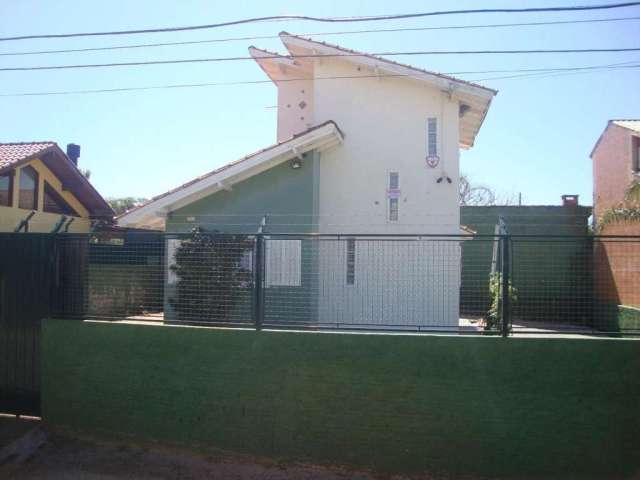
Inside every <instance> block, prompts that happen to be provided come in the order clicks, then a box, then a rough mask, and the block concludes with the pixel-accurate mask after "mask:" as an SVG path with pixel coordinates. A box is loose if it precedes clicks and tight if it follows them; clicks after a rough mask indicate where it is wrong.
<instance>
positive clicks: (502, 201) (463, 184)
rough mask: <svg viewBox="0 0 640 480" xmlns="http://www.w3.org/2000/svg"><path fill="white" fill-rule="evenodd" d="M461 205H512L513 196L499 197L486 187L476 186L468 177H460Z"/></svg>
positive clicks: (513, 201) (459, 193)
mask: <svg viewBox="0 0 640 480" xmlns="http://www.w3.org/2000/svg"><path fill="white" fill-rule="evenodd" d="M458 195H459V200H460V205H463V206H474V207H487V206H492V205H512V204H514V203H516V202H515V199H514V196H513V195H498V194H497V193H496V191H495V190H494V189H492V188H490V187H488V186H486V185H481V184H475V183H473V182H472V180H471V179H470V178H469V176H468V175H464V174H463V175H460V181H459V183H458Z"/></svg>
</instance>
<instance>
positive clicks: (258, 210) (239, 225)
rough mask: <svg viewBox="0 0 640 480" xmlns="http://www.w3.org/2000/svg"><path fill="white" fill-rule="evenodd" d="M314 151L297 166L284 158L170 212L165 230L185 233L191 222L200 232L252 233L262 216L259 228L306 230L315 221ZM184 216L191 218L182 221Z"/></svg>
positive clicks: (306, 155)
mask: <svg viewBox="0 0 640 480" xmlns="http://www.w3.org/2000/svg"><path fill="white" fill-rule="evenodd" d="M318 161H319V158H318V155H317V154H316V153H315V152H308V153H306V154H305V155H304V160H303V162H302V167H301V168H298V169H292V168H291V167H290V165H289V162H284V163H282V164H280V165H277V166H275V167H273V168H270V169H269V170H266V171H265V172H263V173H261V174H259V175H255V176H253V177H251V178H248V179H246V180H244V181H242V182H239V183H236V184H234V185H233V186H232V189H231V191H226V190H223V191H220V192H216V193H214V194H212V195H209V196H208V197H205V198H202V199H200V200H197V201H195V202H193V203H191V204H189V205H187V206H185V207H183V208H180V209H178V210H176V211H175V212H172V214H171V216H169V218H167V221H166V231H167V232H168V233H188V232H190V231H191V229H192V228H193V227H194V226H198V225H199V226H201V227H202V228H204V229H205V230H206V231H215V230H217V231H221V232H225V233H256V231H257V230H258V227H259V226H260V222H261V221H262V218H263V216H264V215H267V217H268V218H267V226H266V228H265V232H269V233H306V232H311V231H313V230H314V229H315V225H316V224H317V212H318V204H317V201H318V200H317V195H318V180H319V177H318V172H317V169H318ZM187 217H194V219H193V220H188V219H187Z"/></svg>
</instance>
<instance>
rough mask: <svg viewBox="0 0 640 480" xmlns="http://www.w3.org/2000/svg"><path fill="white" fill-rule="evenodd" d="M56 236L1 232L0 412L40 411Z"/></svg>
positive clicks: (31, 412)
mask: <svg viewBox="0 0 640 480" xmlns="http://www.w3.org/2000/svg"><path fill="white" fill-rule="evenodd" d="M54 252H55V236H53V235H47V234H24V233H1V234H0V412H3V413H14V414H22V415H38V414H39V413H40V322H41V320H42V318H44V317H46V316H48V315H49V312H50V306H51V298H52V294H53V288H54V277H55V268H54V264H55V255H54Z"/></svg>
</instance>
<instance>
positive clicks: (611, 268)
mask: <svg viewBox="0 0 640 480" xmlns="http://www.w3.org/2000/svg"><path fill="white" fill-rule="evenodd" d="M600 233H601V234H602V235H640V224H638V223H629V222H620V223H616V224H611V225H607V226H606V227H605V228H604V229H603V230H602V231H601V232H600ZM593 253H594V275H595V282H594V294H595V298H596V300H597V305H598V308H597V312H596V314H597V323H598V324H599V325H600V324H601V325H604V326H606V327H607V328H608V329H609V330H610V331H632V332H635V333H638V332H640V308H639V307H640V290H639V289H638V285H640V239H636V238H634V239H624V238H613V239H609V240H606V241H596V242H595V243H594V252H593Z"/></svg>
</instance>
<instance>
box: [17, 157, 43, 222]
mask: <svg viewBox="0 0 640 480" xmlns="http://www.w3.org/2000/svg"><path fill="white" fill-rule="evenodd" d="M25 172H33V174H34V177H33V180H34V183H35V186H34V189H33V203H34V206H33V208H25V207H23V206H22V205H21V204H20V200H21V199H22V195H21V194H22V185H21V183H22V175H23V174H24V173H25ZM39 187H40V174H39V173H38V171H37V170H36V169H35V168H33V167H32V166H31V165H25V166H24V167H21V168H20V178H19V179H18V208H21V209H23V210H34V211H37V210H38V201H39V200H40V191H39V190H40V188H39Z"/></svg>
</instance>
